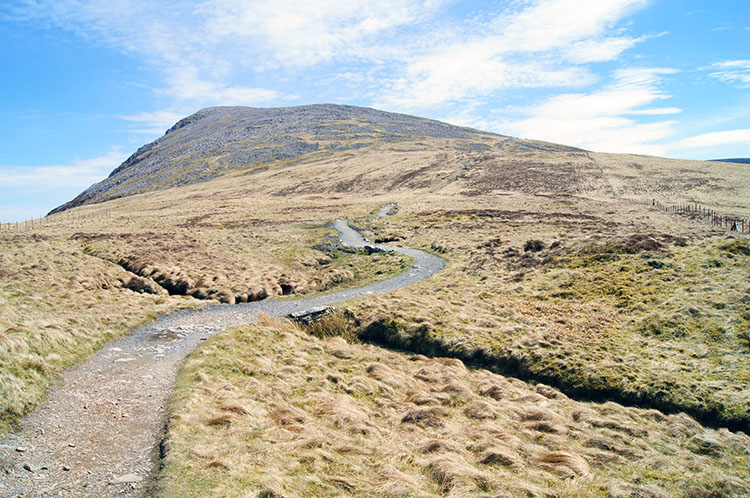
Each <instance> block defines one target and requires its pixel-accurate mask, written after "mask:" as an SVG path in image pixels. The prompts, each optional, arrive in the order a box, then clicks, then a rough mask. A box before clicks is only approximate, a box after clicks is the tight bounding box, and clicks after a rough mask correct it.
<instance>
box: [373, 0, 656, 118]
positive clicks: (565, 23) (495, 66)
mask: <svg viewBox="0 0 750 498" xmlns="http://www.w3.org/2000/svg"><path fill="white" fill-rule="evenodd" d="M645 3H646V2H645V1H644V0H589V1H581V0H537V1H534V2H531V3H527V4H525V5H526V7H525V8H521V9H520V10H512V9H511V8H506V10H505V11H503V12H501V13H500V14H498V15H497V16H495V18H494V19H493V20H492V21H491V22H490V23H489V24H488V25H487V27H486V29H483V30H480V33H479V34H472V33H465V34H464V35H465V36H463V37H458V38H461V39H467V41H459V42H455V41H452V40H448V41H447V42H445V43H437V44H434V43H433V44H432V45H431V46H430V48H429V49H428V50H426V51H423V52H422V53H415V54H412V55H409V56H408V57H407V58H406V59H405V61H404V64H403V69H402V71H400V72H399V73H398V74H397V75H396V77H394V78H393V79H392V81H391V82H390V83H389V85H388V89H387V90H386V91H385V92H384V93H383V94H381V95H380V96H379V98H378V99H377V101H376V105H382V106H384V107H387V108H396V109H399V110H411V109H418V108H421V107H431V106H438V105H443V104H447V103H453V102H460V101H462V100H465V99H483V98H487V97H489V96H491V95H492V94H494V93H496V92H498V91H501V90H504V89H508V88H540V87H576V86H578V87H580V86H585V85H588V84H591V83H593V81H594V79H595V78H594V76H593V75H592V74H591V73H590V72H589V71H588V69H587V68H586V67H585V66H582V64H584V63H590V62H602V61H610V60H614V59H616V58H617V57H618V56H619V55H620V54H621V53H622V52H623V51H624V50H627V49H628V48H631V47H632V46H634V45H635V44H636V43H637V42H638V41H640V39H635V38H631V37H628V36H625V35H622V34H620V35H617V36H611V35H610V34H609V32H610V31H612V30H613V27H614V26H615V24H616V23H617V22H619V21H620V20H621V19H622V18H623V17H624V16H625V15H627V14H628V13H630V12H632V10H633V9H636V8H638V7H640V6H643V5H644V4H645Z"/></svg>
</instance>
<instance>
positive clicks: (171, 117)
mask: <svg viewBox="0 0 750 498" xmlns="http://www.w3.org/2000/svg"><path fill="white" fill-rule="evenodd" d="M0 44H2V45H1V46H0V64H1V65H2V68H3V71H2V75H1V76H0V137H1V138H0V140H1V142H0V143H1V144H2V146H1V147H0V221H12V220H18V219H20V220H22V219H25V218H29V217H32V216H34V217H38V216H39V215H43V214H44V213H46V212H47V211H48V210H50V209H52V208H54V207H56V206H57V205H59V204H61V203H63V202H65V201H67V200H70V199H71V198H73V197H74V196H75V195H76V194H78V193H79V192H81V191H82V190H83V189H85V188H86V187H87V186H89V185H90V184H92V183H94V182H96V181H98V180H101V179H102V178H104V177H106V176H107V175H108V174H109V172H110V171H111V170H112V169H114V168H115V167H116V166H118V165H119V163H120V162H122V161H123V160H124V159H126V158H127V156H129V155H130V154H131V153H132V152H134V151H135V150H136V149H137V148H138V147H139V146H141V145H143V144H145V143H147V142H150V141H152V140H154V139H155V138H157V137H158V136H160V135H161V134H163V133H164V131H165V130H166V129H167V128H168V127H170V126H171V125H172V124H173V123H174V122H176V121H177V120H178V119H180V118H181V117H184V116H186V115H188V114H191V113H193V112H195V111H197V110H199V109H201V108H203V107H207V106H213V105H249V106H257V107H276V106H290V105H300V104H310V103H321V102H334V103H342V104H352V105H364V106H370V107H376V108H378V109H382V110H387V111H397V112H406V113H409V114H415V115H418V116H424V117H430V118H434V119H440V120H443V121H448V122H451V123H455V124H460V125H466V126H473V127H477V128H481V129H484V130H488V131H494V132H497V133H502V134H506V135H513V136H520V137H524V138H535V139H543V140H549V141H554V142H559V143H564V144H568V145H575V146H579V147H584V148H587V149H591V150H595V151H605V152H633V153H642V154H653V155H660V156H668V157H678V158H685V159H707V158H720V157H748V156H750V2H748V0H721V1H714V2H706V1H705V0H701V1H698V0H501V1H494V2H484V1H475V2H471V1H450V0H359V1H358V0H307V1H305V0H246V1H240V0H204V1H195V2H188V1H175V0H148V1H146V0H142V1H136V0H75V1H64V0H29V1H18V0H5V2H3V4H2V5H0Z"/></svg>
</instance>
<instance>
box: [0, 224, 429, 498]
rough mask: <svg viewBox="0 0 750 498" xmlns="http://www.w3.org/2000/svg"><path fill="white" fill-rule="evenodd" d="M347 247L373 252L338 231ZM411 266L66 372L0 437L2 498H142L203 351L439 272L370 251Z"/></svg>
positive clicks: (425, 257) (252, 308)
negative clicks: (176, 389) (178, 391)
mask: <svg viewBox="0 0 750 498" xmlns="http://www.w3.org/2000/svg"><path fill="white" fill-rule="evenodd" d="M335 226H336V229H337V230H338V231H339V233H340V238H341V241H342V243H343V244H347V245H350V246H356V247H363V246H365V245H373V244H370V243H369V242H368V241H366V240H365V239H363V238H362V237H361V235H360V234H359V233H358V232H356V231H354V230H353V229H351V228H350V227H349V225H348V224H347V223H346V222H345V221H336V223H335ZM376 247H378V248H380V249H383V250H393V251H396V252H399V253H401V254H404V255H406V256H410V257H412V258H414V260H415V261H414V263H413V264H412V266H411V267H410V268H409V269H408V270H407V271H405V272H404V273H401V274H400V275H398V276H396V277H393V278H390V279H387V280H383V281H380V282H376V283H373V284H370V285H367V286H364V287H360V288H356V289H349V290H343V291H338V292H332V293H329V294H323V295H318V296H314V297H309V298H300V299H293V300H289V299H285V300H267V301H258V302H254V303H247V304H237V305H231V306H230V305H221V306H209V307H206V308H204V309H203V310H200V311H190V312H177V313H173V314H170V315H167V316H164V317H161V318H160V319H159V320H158V321H156V322H155V323H153V324H150V325H147V326H145V327H142V328H140V329H138V330H137V331H135V332H134V333H133V334H132V335H129V336H127V337H124V338H122V339H120V340H118V341H116V342H110V343H108V344H107V345H106V346H105V347H103V348H102V349H101V350H100V351H99V352H97V353H96V354H94V355H93V356H92V357H91V358H90V359H89V360H88V361H86V362H85V363H83V364H81V365H79V366H78V367H76V368H74V369H71V370H69V371H67V372H65V373H64V374H63V375H62V378H61V379H60V381H59V382H57V383H56V384H55V385H54V386H53V387H51V388H50V389H49V391H48V399H47V401H45V402H44V403H43V404H42V405H41V406H40V407H39V408H38V409H37V410H36V411H34V412H33V413H31V414H29V415H27V416H26V417H24V418H23V419H22V420H21V422H20V427H21V430H20V431H19V432H17V433H13V434H5V435H2V436H0V496H2V497H21V496H23V497H27V496H97V497H108V496H118V497H119V496H139V495H144V494H148V493H149V490H150V486H151V485H152V484H153V477H154V473H155V470H154V469H155V468H156V464H157V462H158V456H159V455H158V442H159V440H160V436H161V431H162V430H163V427H164V424H165V420H166V413H165V406H166V403H167V401H168V399H169V395H170V393H171V391H172V386H173V384H174V380H175V377H176V374H177V370H178V369H179V368H180V366H181V365H182V362H183V360H184V358H185V357H186V356H187V355H188V354H189V353H190V352H191V351H193V350H194V349H195V348H196V346H198V344H200V343H201V341H204V340H206V339H208V338H209V337H211V336H213V335H215V334H217V333H219V332H221V331H222V330H225V329H226V328H228V327H231V326H234V325H240V324H245V323H250V322H253V321H254V320H255V319H256V318H257V316H258V312H259V311H263V312H265V313H269V314H272V315H276V316H284V315H287V314H290V313H294V312H302V311H305V310H309V309H315V308H319V307H323V306H329V305H332V304H335V303H338V302H341V301H346V300H349V299H353V298H356V297H360V296H365V295H368V294H376V293H380V292H386V291H390V290H393V289H398V288H400V287H405V286H407V285H411V284H413V283H415V282H418V281H420V280H423V279H425V278H427V277H429V276H431V275H433V274H434V273H436V272H438V271H440V270H441V269H442V268H443V265H444V263H443V260H442V259H440V258H439V257H437V256H434V255H431V254H428V253H426V252H424V251H419V250H417V249H409V248H399V247H394V246H384V245H378V246H376Z"/></svg>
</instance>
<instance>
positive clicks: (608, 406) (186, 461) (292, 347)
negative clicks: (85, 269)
mask: <svg viewBox="0 0 750 498" xmlns="http://www.w3.org/2000/svg"><path fill="white" fill-rule="evenodd" d="M248 345H252V347H247V346H248ZM171 409H172V411H173V413H175V414H177V415H176V416H175V417H174V419H173V420H172V421H171V423H170V439H169V446H168V453H167V458H166V461H165V468H164V469H163V475H165V476H169V479H168V480H166V481H164V483H165V487H164V488H163V489H162V490H161V493H160V495H162V496H180V497H188V496H286V497H303V496H375V495H378V496H384V497H397V496H424V497H427V496H438V495H446V496H666V495H668V496H728V495H732V496H740V495H743V494H745V493H748V492H750V483H748V482H747V481H746V479H747V477H748V475H750V474H749V472H750V466H748V459H747V454H746V448H747V445H748V444H750V438H748V437H747V436H745V435H744V434H740V435H737V434H733V433H731V432H729V431H726V430H721V431H714V430H710V429H705V428H703V427H702V426H700V424H697V423H696V422H695V421H693V420H692V419H691V418H689V417H688V416H686V415H671V416H665V415H663V414H661V413H660V412H658V411H656V410H642V409H636V408H626V407H623V406H621V405H618V404H616V403H605V404H601V405H599V404H593V403H582V402H578V401H574V400H571V399H569V398H568V397H566V396H565V395H563V394H562V393H560V392H559V391H557V390H556V389H552V388H550V387H548V386H545V385H543V384H538V385H536V386H535V385H533V384H527V383H524V382H521V381H518V380H515V379H512V378H507V377H503V376H501V375H497V374H493V373H490V372H489V371H487V370H469V369H467V368H466V367H465V366H464V365H463V363H462V362H461V361H458V360H454V359H447V358H436V359H429V358H427V357H424V356H420V355H416V356H410V355H407V354H402V353H394V352H389V351H386V350H383V349H380V348H378V347H375V346H368V345H361V344H348V343H346V342H345V341H344V340H342V339H341V338H340V337H335V338H328V339H325V340H320V339H317V338H315V337H311V336H309V335H307V334H305V333H304V332H303V331H301V330H300V329H298V328H297V327H296V326H294V325H292V324H289V323H284V322H278V321H274V320H270V319H266V320H265V321H261V325H260V326H255V327H245V328H238V329H233V330H231V331H228V332H226V333H225V334H222V335H221V336H218V337H216V338H214V339H213V340H211V341H209V342H208V343H206V344H205V345H203V346H202V347H201V348H200V349H199V350H198V351H196V352H194V353H193V354H192V355H191V356H190V357H189V358H188V360H187V362H186V364H185V366H184V368H183V370H182V372H181V374H180V379H179V381H178V388H177V391H176V393H175V395H174V397H173V399H172V407H171ZM711 493H716V494H711Z"/></svg>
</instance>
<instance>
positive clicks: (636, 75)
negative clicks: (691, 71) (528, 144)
mask: <svg viewBox="0 0 750 498" xmlns="http://www.w3.org/2000/svg"><path fill="white" fill-rule="evenodd" d="M673 72H674V70H672V69H666V68H638V69H626V70H620V71H616V72H615V74H614V81H613V82H612V83H611V84H609V85H607V86H606V87H605V88H604V89H602V90H600V91H596V92H592V93H570V94H563V95H558V96H556V97H552V98H550V99H546V100H544V101H542V102H541V103H540V104H538V105H536V106H534V107H531V108H529V109H526V110H525V111H524V112H525V114H526V115H527V117H525V118H522V119H520V120H508V121H506V122H504V123H503V124H504V126H506V127H507V128H508V129H510V130H512V131H514V132H515V133H516V134H518V135H520V136H523V137H528V138H539V139H544V140H549V141H552V142H558V143H564V144H570V145H577V146H579V147H582V148H585V149H591V150H596V151H606V152H633V153H643V154H662V153H664V152H665V151H666V150H667V147H666V145H663V144H661V143H660V141H663V140H665V139H667V138H669V137H671V136H673V135H674V133H675V130H674V124H675V123H674V121H671V120H657V121H654V122H646V123H644V122H640V121H636V120H635V119H633V118H631V117H629V116H632V115H654V116H658V115H672V114H676V113H678V112H680V109H678V108H675V107H666V108H665V107H649V106H651V105H652V104H654V103H656V102H658V101H660V100H663V99H666V98H668V97H669V95H667V94H665V93H664V92H663V91H662V90H661V89H660V84H661V79H662V75H665V74H671V73H673Z"/></svg>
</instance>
